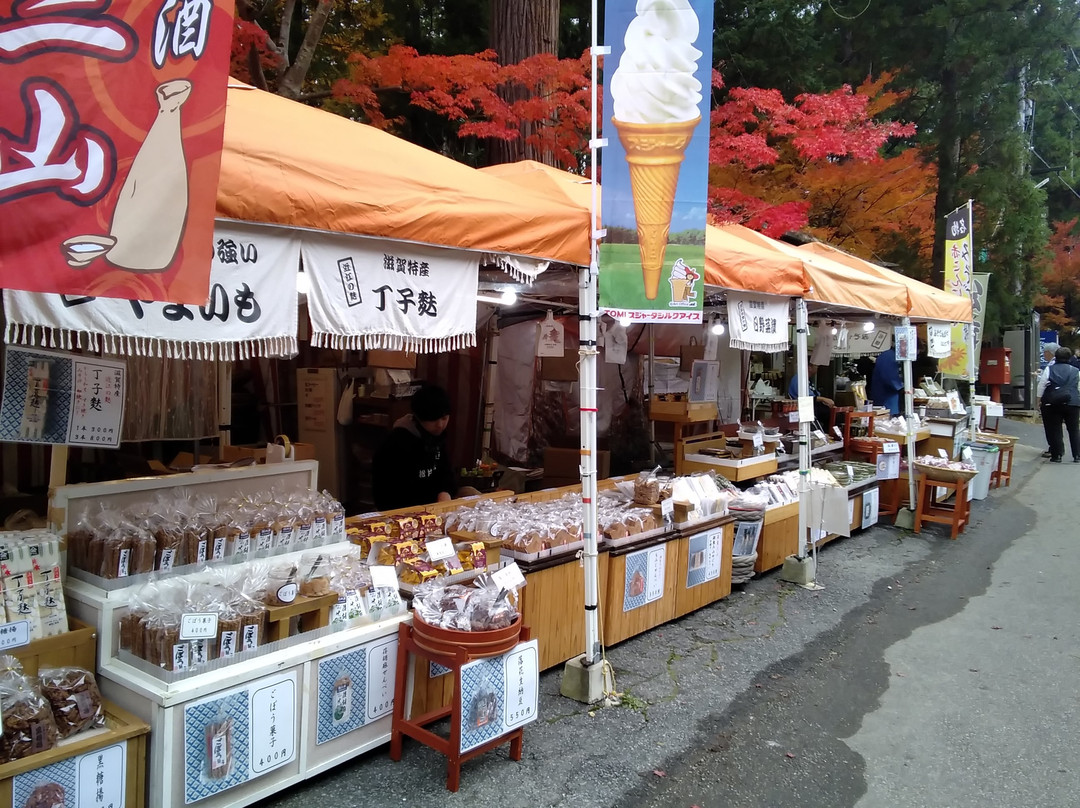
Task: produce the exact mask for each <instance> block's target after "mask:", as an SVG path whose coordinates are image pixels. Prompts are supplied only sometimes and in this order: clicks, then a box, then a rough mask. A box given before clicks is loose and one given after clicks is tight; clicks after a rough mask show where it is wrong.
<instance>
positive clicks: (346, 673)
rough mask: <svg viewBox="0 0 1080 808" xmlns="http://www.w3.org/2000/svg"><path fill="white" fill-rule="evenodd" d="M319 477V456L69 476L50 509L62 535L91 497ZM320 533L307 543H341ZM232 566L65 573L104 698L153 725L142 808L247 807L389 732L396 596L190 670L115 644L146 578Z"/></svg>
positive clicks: (289, 484)
mask: <svg viewBox="0 0 1080 808" xmlns="http://www.w3.org/2000/svg"><path fill="white" fill-rule="evenodd" d="M317 481H318V464H317V463H316V462H314V461H302V462H294V463H282V464H274V465H266V466H249V467H245V468H240V469H209V470H205V471H199V472H195V473H192V474H181V475H169V476H165V477H152V478H141V479H136V480H118V481H115V482H108V483H95V484H88V485H69V486H64V487H62V488H59V489H57V490H56V492H55V493H54V496H53V502H52V507H51V510H50V516H51V518H52V520H53V522H54V524H55V525H56V526H57V528H58V529H60V530H62V531H64V532H66V530H67V528H68V526H69V525H71V524H74V520H75V519H77V518H78V517H79V515H80V514H81V513H83V512H84V511H88V510H90V509H93V508H96V507H98V505H99V504H110V505H116V506H120V507H122V506H126V505H133V504H137V503H139V502H145V501H147V500H148V499H152V498H153V497H155V496H156V495H157V494H158V493H159V492H161V491H163V490H167V489H173V488H177V487H184V488H188V489H195V491H196V492H198V493H204V492H206V493H209V492H213V493H214V494H217V495H219V496H228V495H232V494H236V493H255V492H258V491H263V490H267V489H271V488H273V489H275V490H286V491H287V490H304V489H314V488H315V487H316V485H317ZM199 489H204V490H202V491H200V490H199ZM329 529H330V527H329V526H328V530H329ZM342 531H343V525H342ZM330 541H331V539H329V538H328V539H326V540H325V542H323V543H320V544H318V545H314V546H317V547H319V549H322V550H325V551H327V552H330V553H332V552H333V551H334V549H341V550H344V549H347V548H349V547H351V545H349V544H348V542H344V541H338V542H333V543H330ZM314 546H307V547H304V548H300V549H297V550H294V551H290V552H289V553H287V554H286V553H283V554H281V555H280V556H276V558H280V559H288V558H291V557H293V556H295V555H299V554H301V553H304V552H308V551H310V550H311V549H313V547H314ZM271 558H275V557H274V556H272V557H271ZM243 560H247V559H243ZM234 563H238V559H235V558H230V557H226V558H223V559H220V560H217V561H210V562H207V563H206V564H199V565H188V566H186V567H178V568H176V569H175V570H173V571H172V572H170V573H160V572H159V573H148V574H145V575H138V576H131V577H128V578H122V579H112V580H104V579H99V578H97V577H96V576H85V575H84V576H83V578H82V579H76V578H72V577H71V576H68V580H67V581H66V583H65V593H66V596H67V604H68V610H69V611H70V612H71V614H72V615H74V616H75V617H78V618H79V619H81V620H83V621H84V622H87V623H89V624H91V625H93V626H94V627H95V628H96V629H97V631H98V635H99V640H98V649H99V650H98V655H99V659H98V680H99V683H100V687H101V690H102V692H103V694H104V695H105V696H106V697H107V698H108V699H110V700H112V701H113V702H115V703H116V704H118V705H119V706H120V707H122V708H124V709H126V710H127V711H129V712H130V713H132V714H134V715H136V716H138V717H140V718H142V719H143V720H145V721H146V722H147V723H149V724H150V727H151V733H150V754H149V770H148V772H147V775H146V782H147V785H148V794H149V802H148V803H147V804H148V805H154V806H155V808H180V806H184V805H192V804H195V805H199V806H207V808H224V807H225V806H229V807H230V808H232V807H234V806H235V807H237V808H238V807H239V806H246V805H250V804H251V803H253V802H256V801H258V800H260V799H262V798H264V797H266V796H268V795H270V794H273V793H276V792H278V791H280V790H281V789H283V788H286V787H287V786H289V785H292V784H294V783H297V782H300V781H302V780H304V779H306V778H308V777H311V776H312V775H314V774H316V773H318V772H321V771H324V770H326V769H328V768H330V767H332V766H335V765H337V764H339V763H342V762H344V761H346V760H348V759H350V758H353V757H355V756H357V755H359V754H362V753H363V752H365V751H367V750H369V749H371V748H373V747H376V746H379V745H381V744H383V743H386V742H387V741H389V738H390V724H391V713H392V707H393V697H394V669H395V664H394V661H395V658H396V653H397V633H398V625H399V624H400V623H402V622H403V621H407V620H410V619H411V614H410V613H409V612H408V611H407V610H406V608H405V606H404V605H402V604H397V605H395V606H393V607H391V608H388V609H384V610H383V611H382V612H379V613H378V614H377V615H376V617H377V619H376V620H374V621H373V620H372V619H370V618H368V619H362V620H356V621H353V622H352V623H350V624H348V625H346V626H345V627H340V626H337V627H334V626H329V627H326V628H323V629H318V630H315V631H309V632H305V633H303V634H300V635H297V636H293V637H289V638H288V639H284V640H281V641H279V642H277V643H272V644H270V645H267V646H265V647H260V648H258V649H254V650H252V651H249V652H245V653H244V655H242V656H241V657H239V658H237V659H235V660H232V661H229V662H223V661H222V662H210V663H209V664H208V665H207V666H206V667H204V668H201V669H198V670H193V671H190V672H182V673H168V672H166V671H164V670H163V669H160V668H156V667H154V666H152V665H151V664H150V663H148V662H145V661H144V660H141V659H138V658H136V657H134V656H132V655H130V654H128V653H127V652H121V651H119V650H118V644H119V642H118V640H119V636H118V635H119V627H118V626H119V620H120V618H121V617H123V616H124V615H125V614H126V612H127V608H128V603H129V601H130V599H131V597H132V594H133V593H134V592H135V591H137V590H138V589H139V588H140V587H141V586H142V585H143V584H144V583H145V582H146V581H148V580H150V579H151V578H153V577H155V576H156V577H160V576H162V575H185V574H190V573H194V572H197V571H198V570H200V569H203V568H204V567H205V566H208V565H209V566H215V565H228V564H234Z"/></svg>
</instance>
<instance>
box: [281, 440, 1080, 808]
mask: <svg viewBox="0 0 1080 808" xmlns="http://www.w3.org/2000/svg"><path fill="white" fill-rule="evenodd" d="M1006 428H1007V429H1008V430H1010V431H1013V432H1017V433H1019V434H1021V435H1022V440H1023V441H1025V442H1026V443H1027V444H1028V445H1026V446H1025V445H1021V446H1020V447H1019V448H1018V452H1017V459H1018V464H1017V476H1016V479H1015V481H1014V484H1013V486H1012V487H1011V488H1009V489H1001V490H1000V491H995V492H992V494H991V497H990V499H988V500H986V501H984V502H980V503H975V511H974V517H975V520H974V523H973V525H972V526H971V528H969V530H968V531H967V532H966V533H965V534H963V535H962V536H961V538H960V539H959V540H958V541H955V542H953V541H950V540H949V539H948V538H947V535H946V534H945V533H944V530H943V528H937V527H934V528H931V529H930V530H929V531H924V532H923V533H922V534H921V535H918V536H916V535H914V534H912V533H909V532H904V531H898V530H896V529H894V528H889V527H878V528H874V529H872V530H869V531H866V532H864V533H861V534H857V535H856V536H854V537H852V538H850V539H843V540H839V541H837V542H834V543H833V544H831V545H829V546H828V547H827V548H825V549H824V551H823V552H822V554H821V556H820V560H819V574H818V579H819V581H820V582H821V583H823V584H824V585H825V589H824V590H823V591H820V592H809V591H806V590H803V589H799V588H797V587H793V586H791V585H789V584H785V583H783V582H781V581H779V580H778V579H777V578H776V576H775V575H766V576H763V577H762V578H760V579H756V580H755V581H753V582H751V583H750V584H748V585H746V587H745V588H743V589H742V590H741V591H739V592H737V593H735V594H733V595H732V596H731V597H730V598H727V599H725V600H724V601H722V602H720V603H717V604H714V605H712V606H710V607H707V608H705V609H702V610H700V611H699V612H696V613H694V614H692V615H689V616H687V617H685V618H683V619H681V620H678V621H676V622H674V623H671V624H669V625H667V626H663V627H661V628H659V629H657V630H654V631H653V632H650V633H649V634H647V635H644V636H642V637H638V638H635V639H633V640H630V641H628V642H625V643H623V644H621V645H620V646H618V647H616V648H614V649H611V650H610V651H609V654H608V656H609V659H610V660H611V662H612V664H613V665H614V667H615V671H616V675H617V686H618V688H619V690H621V691H623V692H624V693H625V694H626V696H625V699H624V702H623V705H622V706H620V707H614V708H607V709H603V710H588V709H587V708H585V707H584V706H582V705H578V704H576V703H573V702H569V701H567V700H565V699H562V698H561V697H560V696H559V695H558V688H559V678H560V673H559V672H558V671H553V672H551V673H548V674H545V675H544V676H543V677H542V679H541V689H542V691H543V696H542V700H541V712H542V715H543V718H542V719H541V721H539V722H538V723H536V724H534V725H532V726H530V727H529V729H528V730H527V732H526V741H525V758H524V760H522V761H521V762H520V763H513V762H510V761H509V760H508V759H507V758H506V753H505V751H497V752H493V753H489V754H488V755H485V756H484V757H483V758H481V759H479V760H477V761H474V762H472V763H469V764H467V765H466V767H465V769H464V771H463V774H462V787H461V791H460V792H458V793H457V794H449V793H447V792H446V791H444V790H443V788H442V781H443V767H442V763H441V761H440V759H439V758H438V756H437V755H435V754H434V753H431V752H429V751H428V750H426V749H424V748H422V747H419V746H416V745H412V744H410V745H407V746H406V753H405V759H404V760H403V761H402V762H401V763H399V764H394V763H392V762H390V761H389V760H388V759H387V758H386V755H385V752H383V751H379V752H375V753H372V754H369V755H366V756H364V757H363V758H361V759H359V760H357V761H356V762H354V763H351V764H348V765H346V766H343V767H339V768H338V769H336V770H334V771H333V772H331V773H329V774H327V775H324V776H323V777H321V778H317V779H316V780H313V781H311V782H309V783H306V784H304V785H302V786H299V787H297V788H295V789H293V790H291V791H290V792H287V793H285V794H282V795H279V796H277V797H275V798H273V799H271V800H267V801H265V802H264V803H262V806H264V808H271V806H273V808H299V806H305V808H309V807H310V806H312V805H320V806H368V807H369V808H374V807H375V806H391V805H402V804H409V805H431V806H435V805H438V806H442V805H447V806H457V805H461V806H465V805H469V806H471V805H477V804H485V805H498V806H505V807H506V808H511V807H512V806H522V807H523V808H525V807H526V806H527V808H541V807H542V806H575V807H581V808H584V807H585V806H620V807H621V806H626V807H627V808H631V807H632V808H639V807H640V808H650V807H651V806H656V807H657V808H659V807H660V806H664V807H665V808H667V807H668V806H687V808H688V807H689V806H694V805H696V806H700V808H726V807H727V806H770V808H772V807H774V806H775V807H776V808H780V806H799V807H800V808H806V806H828V808H842V807H843V806H859V808H876V806H888V807H889V808H905V807H906V806H930V807H932V808H944V806H950V807H952V808H966V806H973V807H974V806H979V808H984V806H1055V807H1058V806H1072V805H1080V796H1078V795H1080V766H1078V765H1076V764H1075V763H1074V762H1073V758H1074V757H1075V754H1076V752H1075V750H1076V748H1077V741H1078V739H1080V738H1078V736H1080V733H1078V731H1077V730H1076V717H1077V688H1076V682H1077V681H1078V678H1077V673H1078V668H1080V643H1078V641H1077V640H1078V636H1077V635H1078V633H1080V632H1078V629H1077V627H1076V616H1077V614H1078V611H1080V610H1078V609H1077V606H1078V602H1077V601H1078V599H1080V598H1078V596H1077V594H1076V591H1077V588H1076V586H1075V585H1074V581H1075V580H1076V579H1078V578H1080V556H1078V554H1077V553H1075V552H1071V550H1072V549H1073V548H1072V547H1071V545H1072V543H1073V542H1074V541H1076V540H1077V539H1076V536H1077V531H1076V530H1075V528H1074V527H1073V525H1074V523H1075V521H1076V520H1077V518H1078V517H1080V507H1078V506H1077V504H1076V501H1077V497H1076V494H1077V492H1078V491H1080V466H1072V465H1070V464H1063V465H1060V466H1056V465H1055V466H1050V465H1049V464H1046V465H1044V464H1043V463H1042V461H1041V460H1039V458H1038V454H1039V452H1040V451H1041V449H1042V438H1041V434H1040V433H1041V429H1039V428H1036V427H1031V426H1029V425H1024V424H1010V425H1009V426H1007V427H1006Z"/></svg>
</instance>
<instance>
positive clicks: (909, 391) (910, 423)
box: [903, 317, 915, 511]
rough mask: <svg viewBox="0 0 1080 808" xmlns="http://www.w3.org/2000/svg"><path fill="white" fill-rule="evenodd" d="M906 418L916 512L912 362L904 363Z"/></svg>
mask: <svg viewBox="0 0 1080 808" xmlns="http://www.w3.org/2000/svg"><path fill="white" fill-rule="evenodd" d="M903 324H904V326H905V327H907V326H910V325H911V318H910V317H905V318H904V319H903ZM904 418H905V419H906V420H907V462H908V503H909V505H910V507H911V510H913V511H914V510H915V385H914V380H913V378H912V371H911V361H910V360H908V361H905V362H904Z"/></svg>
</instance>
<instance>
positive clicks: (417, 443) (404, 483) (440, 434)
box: [371, 385, 457, 511]
mask: <svg viewBox="0 0 1080 808" xmlns="http://www.w3.org/2000/svg"><path fill="white" fill-rule="evenodd" d="M411 408H412V413H411V414H410V415H406V416H405V417H404V418H399V419H398V420H397V422H396V423H395V424H394V428H393V430H392V431H391V432H390V435H389V436H388V437H387V439H386V440H385V441H384V442H383V445H382V446H381V447H379V450H378V451H377V452H376V453H375V457H374V459H373V461H372V468H371V471H372V475H371V476H372V490H373V493H374V496H375V507H376V508H378V509H379V510H380V511H390V510H395V509H397V508H411V507H413V506H415V505H429V504H431V503H433V502H445V501H447V500H449V499H453V497H454V494H455V493H456V491H457V485H456V484H455V482H454V473H453V471H452V470H451V467H450V456H449V454H448V452H447V450H446V441H445V439H444V433H445V432H446V427H447V425H448V424H449V423H450V396H448V395H447V394H446V391H445V390H443V389H442V388H441V387H437V386H436V385H424V386H423V387H421V388H420V389H419V390H418V391H417V392H416V393H415V394H414V395H413V397H412V401H411Z"/></svg>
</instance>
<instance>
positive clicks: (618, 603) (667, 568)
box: [601, 537, 679, 645]
mask: <svg viewBox="0 0 1080 808" xmlns="http://www.w3.org/2000/svg"><path fill="white" fill-rule="evenodd" d="M654 547H663V548H664V552H665V560H664V584H663V594H662V595H661V596H660V597H659V598H658V599H657V600H654V601H652V602H651V603H647V604H645V605H643V606H639V607H638V608H636V609H631V610H630V611H623V600H624V595H625V589H626V564H627V559H628V558H629V557H631V556H632V555H633V554H634V553H636V552H638V551H640V550H648V549H652V548H654ZM678 561H679V557H678V547H677V545H676V544H675V543H674V542H672V541H667V539H666V537H665V538H662V539H660V542H659V543H658V544H657V543H655V542H654V543H653V544H651V545H650V544H645V545H644V546H635V545H631V546H629V547H620V548H618V549H616V550H611V551H610V559H609V560H608V575H607V586H606V587H604V588H603V589H602V590H601V591H602V592H603V593H604V594H605V595H606V596H605V597H602V599H601V600H602V603H601V608H602V609H603V610H604V623H603V634H604V637H603V639H604V642H605V643H607V644H608V645H614V644H615V643H618V642H622V641H623V640H625V639H628V638H629V637H633V636H635V635H637V634H641V633H642V632H643V631H648V630H649V629H651V628H655V627H656V626H659V625H661V624H663V623H666V622H668V621H669V620H672V619H674V617H675V588H676V579H677V577H678V572H679V563H678Z"/></svg>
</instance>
